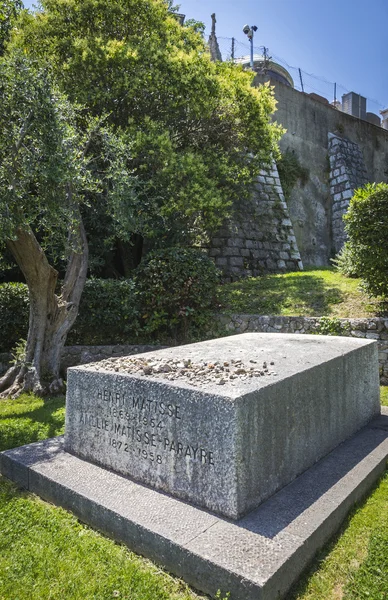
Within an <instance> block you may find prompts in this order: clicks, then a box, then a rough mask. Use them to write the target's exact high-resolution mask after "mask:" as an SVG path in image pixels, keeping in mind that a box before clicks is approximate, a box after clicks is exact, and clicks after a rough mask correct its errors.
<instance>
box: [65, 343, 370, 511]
mask: <svg viewBox="0 0 388 600" xmlns="http://www.w3.org/2000/svg"><path fill="white" fill-rule="evenodd" d="M193 374H194V375H193ZM221 380H222V381H223V383H222V384H220V381H221ZM378 413H379V379H378V366H377V347H376V343H375V342H373V341H369V340H359V339H351V338H343V337H338V338H335V337H324V336H319V337H318V336H303V337H298V336H295V335H282V334H260V333H248V334H243V335H237V336H232V337H228V338H221V339H217V340H211V341H208V342H202V343H198V344H191V345H188V346H180V347H177V348H168V349H164V350H160V351H158V352H155V353H151V354H149V353H147V354H144V355H138V356H137V357H127V358H125V357H123V358H118V359H111V360H107V361H104V362H102V363H95V364H93V365H84V366H80V367H75V368H72V369H69V372H68V392H67V410H66V436H65V447H66V450H67V451H68V452H70V453H73V454H75V455H77V456H79V457H82V458H85V459H87V460H90V461H93V462H94V463H96V464H100V465H102V466H105V467H107V468H109V469H112V470H114V471H116V472H118V473H122V474H124V475H129V476H131V477H132V478H133V479H135V480H137V481H140V482H143V483H146V484H147V485H150V486H152V487H154V488H156V489H159V490H162V491H165V492H168V493H171V494H173V495H174V496H176V497H177V498H180V499H182V500H186V501H189V502H192V503H193V504H196V505H199V506H203V507H205V508H207V509H209V510H211V511H214V512H217V513H220V514H223V515H224V516H227V517H229V518H234V519H237V518H240V517H241V516H243V515H244V514H246V513H247V512H248V511H249V510H252V509H253V508H254V507H256V506H258V505H259V504H260V503H261V502H263V501H264V500H265V499H266V498H268V497H270V496H271V495H272V494H273V493H274V492H276V491H277V490H279V489H281V488H282V487H283V486H285V485H287V484H288V483H290V482H291V481H292V480H293V479H295V477H296V476H297V475H299V474H300V473H302V472H303V471H305V470H306V469H307V468H308V467H309V466H311V465H312V464H314V463H315V462H316V461H317V460H319V459H320V458H321V457H322V456H324V455H326V454H327V453H328V452H330V451H331V450H332V449H333V448H335V447H336V446H337V445H338V444H339V443H341V442H342V441H344V440H345V439H347V438H348V437H350V436H351V435H352V434H353V433H355V432H356V431H357V430H359V429H360V428H361V427H363V426H364V425H366V424H367V423H368V422H369V421H370V420H371V419H372V418H373V417H374V416H376V415H377V414H378Z"/></svg>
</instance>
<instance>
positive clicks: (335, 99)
mask: <svg viewBox="0 0 388 600" xmlns="http://www.w3.org/2000/svg"><path fill="white" fill-rule="evenodd" d="M336 104H337V84H336V83H335V84H334V106H336Z"/></svg>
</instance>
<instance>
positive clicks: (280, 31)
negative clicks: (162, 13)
mask: <svg viewBox="0 0 388 600" xmlns="http://www.w3.org/2000/svg"><path fill="white" fill-rule="evenodd" d="M35 1H36V0H35ZM33 2H34V0H25V2H24V4H25V6H26V7H30V6H31V5H32V4H33ZM176 4H180V12H181V13H183V14H185V15H186V18H190V19H191V18H192V19H196V20H198V21H203V22H204V23H205V25H206V36H208V35H209V33H210V29H211V14H212V13H213V12H215V13H216V17H217V28H216V33H217V37H218V39H219V44H220V48H221V52H222V54H223V57H224V58H227V57H228V55H230V49H231V38H232V37H234V38H235V39H236V51H237V53H238V55H243V54H246V55H248V54H249V42H248V39H247V37H246V36H245V35H244V33H243V31H242V28H243V26H244V25H245V24H249V25H256V26H257V28H258V30H257V32H256V34H255V38H254V46H255V47H256V46H257V47H258V52H259V48H260V47H262V46H265V47H267V48H268V49H269V55H270V56H271V57H272V58H273V59H274V60H276V62H279V63H280V64H282V65H283V66H285V67H286V68H287V67H288V66H290V68H289V69H288V70H289V72H290V73H291V75H292V77H293V79H294V81H295V87H297V88H298V89H300V88H301V83H300V78H299V71H298V68H300V69H301V70H302V80H303V85H304V91H305V92H308V93H309V92H315V93H320V94H322V95H324V96H326V97H327V98H328V99H329V100H333V99H334V83H337V96H336V97H337V99H341V96H342V94H344V93H347V92H349V91H354V92H356V93H359V94H361V95H363V96H365V97H366V98H367V99H368V102H367V110H368V111H370V112H375V113H377V114H378V113H379V111H380V110H382V109H383V108H388V68H387V67H388V53H387V38H388V35H387V30H388V0H369V1H367V0H234V1H231V0H176ZM376 101H377V102H376Z"/></svg>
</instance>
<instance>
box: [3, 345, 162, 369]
mask: <svg viewBox="0 0 388 600" xmlns="http://www.w3.org/2000/svg"><path fill="white" fill-rule="evenodd" d="M164 347H165V346H149V345H147V346H146V345H136V346H134V345H110V346H65V348H64V349H63V352H62V355H61V371H62V373H63V374H65V373H66V370H67V369H68V368H69V367H75V366H77V365H85V364H87V363H91V362H96V361H98V360H105V359H106V358H118V357H119V356H130V355H131V354H141V353H142V352H152V350H160V349H161V348H164ZM10 361H11V354H8V353H3V354H0V375H1V374H2V373H4V372H5V371H6V370H7V369H8V367H9V365H10Z"/></svg>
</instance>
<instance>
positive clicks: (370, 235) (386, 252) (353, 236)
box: [344, 183, 388, 298]
mask: <svg viewBox="0 0 388 600" xmlns="http://www.w3.org/2000/svg"><path fill="white" fill-rule="evenodd" d="M344 220H345V229H346V232H347V235H348V240H349V241H348V244H349V246H350V248H351V253H352V261H354V268H355V269H356V271H357V272H358V273H359V274H360V276H361V278H362V279H363V282H364V284H365V288H366V290H367V291H368V292H369V293H370V294H371V295H372V296H383V297H385V298H387V297H388V234H387V233H388V185H387V184H385V183H379V184H367V185H366V186H365V187H363V188H360V189H358V190H356V191H355V193H354V196H353V198H352V199H351V201H350V206H349V210H348V212H347V213H346V215H345V216H344Z"/></svg>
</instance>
